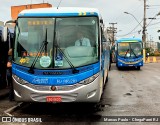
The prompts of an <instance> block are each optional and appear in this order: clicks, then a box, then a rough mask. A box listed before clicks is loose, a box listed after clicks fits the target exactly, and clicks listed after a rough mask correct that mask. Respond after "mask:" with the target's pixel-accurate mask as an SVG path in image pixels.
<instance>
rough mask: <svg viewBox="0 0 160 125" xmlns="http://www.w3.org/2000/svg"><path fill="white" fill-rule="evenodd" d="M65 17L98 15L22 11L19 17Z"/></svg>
mask: <svg viewBox="0 0 160 125" xmlns="http://www.w3.org/2000/svg"><path fill="white" fill-rule="evenodd" d="M40 16H43V17H49V16H54V17H63V16H98V14H97V13H96V12H93V13H91V12H86V13H21V14H19V15H18V17H40Z"/></svg>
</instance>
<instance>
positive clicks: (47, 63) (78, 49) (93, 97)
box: [12, 8, 109, 102]
mask: <svg viewBox="0 0 160 125" xmlns="http://www.w3.org/2000/svg"><path fill="white" fill-rule="evenodd" d="M37 10H38V11H37ZM100 19H101V17H100V15H99V12H98V10H97V9H87V8H74V9H73V8H61V9H60V8H59V9H58V10H57V9H55V8H48V9H33V10H25V11H22V12H21V13H20V14H19V17H18V19H17V21H16V26H15V46H14V59H13V65H12V71H13V76H12V77H13V86H14V94H15V100H16V101H22V102H99V101H100V98H101V95H102V93H103V87H104V84H105V80H106V79H107V78H108V67H109V66H108V65H109V64H108V61H107V60H109V56H106V52H108V53H109V51H108V50H106V49H107V48H108V47H105V48H103V49H102V48H101V47H103V43H102V36H103V35H102V34H103V31H102V29H103V28H102V26H104V25H103V24H101V23H102V21H100ZM100 29H101V30H100ZM79 33H81V34H83V38H82V39H81V40H86V41H85V42H82V44H80V41H81V40H78V36H79V35H78V34H79ZM106 45H107V44H106ZM103 51H105V52H103ZM107 58H108V59H107Z"/></svg>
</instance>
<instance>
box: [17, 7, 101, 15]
mask: <svg viewBox="0 0 160 125" xmlns="http://www.w3.org/2000/svg"><path fill="white" fill-rule="evenodd" d="M49 16H54V17H62V16H63V17H65V16H66V17H68V16H100V14H99V11H98V9H96V8H82V7H59V8H58V9H57V8H56V7H53V8H38V9H29V10H23V11H21V12H20V13H19V15H18V17H49Z"/></svg>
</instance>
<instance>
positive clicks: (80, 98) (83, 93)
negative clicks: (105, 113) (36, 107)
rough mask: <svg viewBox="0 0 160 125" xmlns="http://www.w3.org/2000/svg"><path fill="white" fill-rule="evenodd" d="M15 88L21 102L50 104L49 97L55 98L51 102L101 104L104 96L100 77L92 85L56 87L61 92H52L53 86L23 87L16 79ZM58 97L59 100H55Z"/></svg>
mask: <svg viewBox="0 0 160 125" xmlns="http://www.w3.org/2000/svg"><path fill="white" fill-rule="evenodd" d="M12 79H13V87H14V95H15V101H20V102H48V99H47V98H48V97H51V98H52V97H53V100H52V101H51V102H53V103H57V102H58V103H59V102H99V101H100V97H101V94H102V84H101V81H102V79H101V77H100V75H99V76H98V77H97V78H96V79H95V80H94V81H93V82H91V83H89V84H87V85H84V84H79V83H77V84H74V85H67V86H56V87H57V88H58V89H59V90H57V91H52V90H51V86H42V85H41V86H40V85H33V84H29V83H28V84H25V85H22V84H20V83H18V82H17V81H16V80H15V78H14V77H12ZM54 97H56V98H57V97H58V100H54Z"/></svg>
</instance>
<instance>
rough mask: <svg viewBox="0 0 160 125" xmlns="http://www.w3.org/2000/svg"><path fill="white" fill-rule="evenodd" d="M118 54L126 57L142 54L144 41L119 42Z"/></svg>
mask: <svg viewBox="0 0 160 125" xmlns="http://www.w3.org/2000/svg"><path fill="white" fill-rule="evenodd" d="M118 55H119V56H121V57H125V58H135V57H139V56H142V43H140V42H133V43H118Z"/></svg>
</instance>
